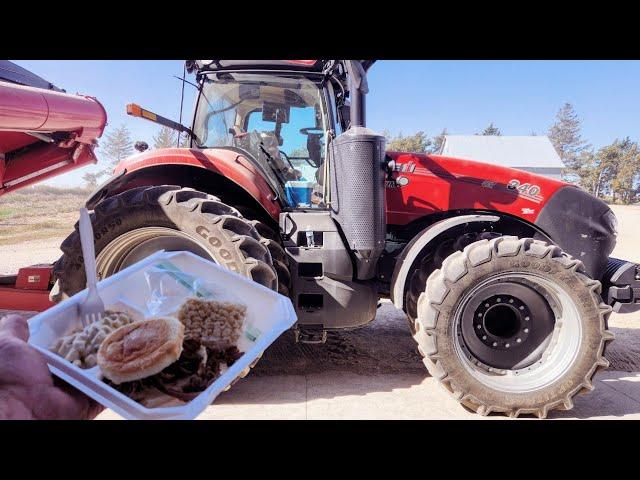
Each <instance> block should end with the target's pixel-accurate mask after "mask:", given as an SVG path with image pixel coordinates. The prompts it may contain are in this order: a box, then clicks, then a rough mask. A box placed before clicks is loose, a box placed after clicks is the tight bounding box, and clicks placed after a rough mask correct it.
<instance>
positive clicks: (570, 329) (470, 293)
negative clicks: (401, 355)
mask: <svg viewBox="0 0 640 480" xmlns="http://www.w3.org/2000/svg"><path fill="white" fill-rule="evenodd" d="M600 290H601V286H600V282H598V281H596V280H593V279H591V278H589V277H588V276H587V275H586V273H585V271H584V267H583V264H582V262H580V261H579V260H576V259H573V258H572V257H570V256H569V255H567V254H565V253H563V252H562V251H561V249H560V248H559V247H557V246H553V245H548V244H547V243H545V242H541V241H538V240H533V239H529V238H523V239H521V238H517V237H510V236H504V237H499V238H495V239H491V240H480V241H477V242H474V243H472V244H470V245H468V246H467V247H465V248H464V250H463V251H457V252H455V253H453V254H452V255H450V256H449V257H447V258H446V260H445V261H444V262H443V264H442V267H441V269H438V270H435V271H434V272H433V273H431V274H430V276H429V278H428V280H427V283H426V288H425V291H423V292H422V294H421V295H420V297H419V299H418V304H417V318H416V321H415V335H414V338H415V340H416V341H417V343H418V349H419V351H420V353H421V354H422V355H423V357H424V360H423V361H424V364H425V365H426V367H427V369H428V370H429V372H430V373H431V375H432V376H433V377H435V378H437V379H438V380H439V381H440V383H441V384H442V385H443V386H444V387H445V388H446V389H447V390H448V391H449V392H450V393H451V394H452V395H453V396H454V398H456V399H457V400H458V401H459V402H461V403H462V404H463V405H465V406H467V407H468V408H470V409H472V410H474V411H476V412H478V413H480V414H482V415H487V414H489V413H491V412H502V413H504V414H507V415H509V416H518V415H520V414H533V415H536V416H538V417H540V418H544V417H546V416H547V413H548V412H549V411H550V410H552V409H554V408H559V409H565V410H568V409H571V408H572V407H573V397H574V396H575V395H576V394H577V393H580V392H584V391H590V390H592V389H593V383H592V379H593V376H594V375H595V373H596V371H597V370H599V369H601V368H606V367H607V366H608V361H607V360H606V359H605V358H604V350H605V346H606V343H607V342H608V341H610V340H612V339H613V335H612V334H611V333H610V332H608V331H607V318H608V316H609V314H610V312H611V308H610V307H609V306H607V305H605V304H604V303H603V302H602V300H601V298H600Z"/></svg>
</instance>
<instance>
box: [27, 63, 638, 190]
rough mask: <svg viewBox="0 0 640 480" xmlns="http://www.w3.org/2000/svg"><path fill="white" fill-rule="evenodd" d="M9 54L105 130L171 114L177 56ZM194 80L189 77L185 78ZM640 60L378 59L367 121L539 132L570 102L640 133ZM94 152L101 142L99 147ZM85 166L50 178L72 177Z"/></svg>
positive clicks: (135, 126) (590, 135)
mask: <svg viewBox="0 0 640 480" xmlns="http://www.w3.org/2000/svg"><path fill="white" fill-rule="evenodd" d="M15 62H16V63H17V64H19V65H21V66H23V67H25V68H27V69H29V70H31V71H33V72H34V73H36V74H38V75H40V76H42V77H44V78H45V79H47V80H49V81H50V82H53V83H54V84H56V85H57V86H59V87H61V88H64V89H66V90H67V92H70V93H76V92H78V93H83V94H88V95H92V96H95V97H97V98H98V99H99V100H100V101H101V102H102V103H103V105H104V106H105V108H106V110H107V113H108V116H109V120H108V121H109V126H108V127H107V129H109V128H111V127H113V126H117V125H119V124H121V123H123V122H124V123H126V124H127V126H128V127H129V129H130V130H131V132H132V138H133V140H145V141H147V142H149V143H151V142H152V138H153V135H154V134H155V133H156V131H157V129H158V126H157V125H155V124H153V123H151V122H148V121H146V120H141V119H134V118H131V117H128V116H127V115H126V113H125V105H126V104H127V103H130V102H135V103H139V104H140V105H142V106H143V107H146V108H148V109H150V110H153V111H155V112H156V113H158V114H160V115H163V116H166V117H169V118H172V119H175V120H177V119H178V114H179V108H180V88H181V82H180V81H178V80H176V79H175V78H173V75H176V76H181V75H182V68H183V62H182V61H181V60H165V61H56V60H46V61H31V60H30V61H21V60H15ZM188 78H190V79H191V80H193V78H192V77H188ZM638 85H640V61H380V62H378V63H376V64H375V65H374V66H373V67H372V68H371V70H370V75H369V89H370V95H369V97H368V103H367V114H368V125H369V127H370V128H373V129H374V130H378V131H382V130H383V129H385V128H386V129H388V130H389V131H390V132H391V133H392V134H396V133H398V132H402V133H403V134H409V133H413V132H416V131H418V130H423V131H425V132H426V133H427V134H428V135H430V136H431V135H436V134H438V133H439V132H440V131H441V130H442V128H443V127H446V128H447V130H448V132H449V133H450V134H459V135H463V134H473V133H476V132H478V131H480V130H482V129H483V128H484V127H486V126H487V125H488V124H489V123H490V122H494V124H495V125H496V126H497V127H499V128H500V130H501V131H502V134H503V135H529V134H530V133H531V132H532V131H535V132H537V133H538V134H545V133H546V131H547V129H548V127H549V125H550V124H551V123H553V120H554V117H555V114H556V112H557V111H558V109H559V108H560V107H561V106H562V104H563V103H564V102H566V101H568V102H571V103H572V104H573V105H574V107H575V108H576V111H577V112H578V115H579V116H580V118H581V119H582V121H583V131H582V133H583V136H584V137H585V138H586V139H587V140H588V141H589V142H590V143H592V144H593V145H594V146H595V147H600V146H603V145H606V144H608V143H611V142H612V141H613V140H614V139H615V138H620V137H625V136H630V137H631V138H633V139H635V140H640V132H639V127H640V120H639V117H638V112H640V88H638ZM185 92H186V95H185V109H184V113H183V123H185V124H188V123H190V119H189V117H190V114H191V110H192V108H193V101H194V98H195V96H194V93H195V89H194V88H193V87H191V86H189V85H187V86H186V90H185ZM96 153H97V155H98V158H100V149H99V148H98V149H97V150H96ZM93 169H95V167H93V166H92V167H87V168H86V169H82V170H79V171H77V172H74V173H69V174H66V175H63V176H61V177H58V178H57V179H53V180H50V181H49V182H48V183H50V184H55V185H78V184H80V183H81V180H80V178H81V177H82V175H83V174H84V172H85V171H91V170H93Z"/></svg>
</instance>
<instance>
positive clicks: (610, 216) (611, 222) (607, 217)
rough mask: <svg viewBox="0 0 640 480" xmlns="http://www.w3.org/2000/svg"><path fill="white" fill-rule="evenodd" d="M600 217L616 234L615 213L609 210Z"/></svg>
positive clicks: (616, 221) (616, 220)
mask: <svg viewBox="0 0 640 480" xmlns="http://www.w3.org/2000/svg"><path fill="white" fill-rule="evenodd" d="M602 219H603V220H604V223H605V225H606V226H607V227H609V230H611V231H612V232H613V234H614V235H618V219H617V218H616V216H615V214H614V213H613V212H612V211H611V210H609V211H607V213H605V214H604V215H603V216H602Z"/></svg>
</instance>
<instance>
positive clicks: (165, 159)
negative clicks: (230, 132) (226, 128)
mask: <svg viewBox="0 0 640 480" xmlns="http://www.w3.org/2000/svg"><path fill="white" fill-rule="evenodd" d="M160 165H187V166H191V167H196V168H202V169H206V170H209V171H212V172H215V173H217V174H219V175H222V176H223V177H226V178H228V179H229V180H231V181H232V182H234V183H236V184H237V185H238V186H240V187H242V188H243V189H244V190H245V191H246V192H247V193H249V194H250V195H251V196H252V197H253V198H254V199H255V200H256V201H258V202H259V203H260V204H261V205H262V206H263V207H264V208H265V210H266V211H267V212H268V213H269V215H271V216H272V217H273V218H274V219H275V220H276V221H277V220H278V216H279V215H280V205H279V204H278V202H277V201H276V198H277V195H276V194H275V193H274V192H273V190H272V189H271V187H270V186H269V184H268V183H267V182H266V181H265V179H264V178H263V177H262V175H261V174H260V172H259V171H258V170H257V169H256V168H255V167H254V166H253V165H252V164H251V163H250V162H249V160H247V159H246V158H245V157H244V156H243V155H242V154H240V153H238V152H234V151H232V150H225V149H222V148H211V149H206V150H192V149H187V148H161V149H155V150H148V151H146V152H143V153H141V154H138V155H134V156H132V157H129V158H127V159H125V160H123V161H122V162H120V163H119V164H118V166H117V167H116V169H115V171H114V174H115V175H117V174H119V173H122V172H123V171H124V170H126V171H127V174H130V173H133V172H136V171H138V170H142V169H145V168H150V167H156V166H160Z"/></svg>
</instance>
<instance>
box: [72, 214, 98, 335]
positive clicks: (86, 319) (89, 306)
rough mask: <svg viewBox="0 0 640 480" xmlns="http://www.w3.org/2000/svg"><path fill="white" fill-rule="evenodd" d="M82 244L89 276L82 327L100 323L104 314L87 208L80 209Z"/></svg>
mask: <svg viewBox="0 0 640 480" xmlns="http://www.w3.org/2000/svg"><path fill="white" fill-rule="evenodd" d="M79 230H80V244H81V245H82V257H83V258H84V271H85V273H86V275H87V289H88V290H89V291H88V292H87V296H86V298H85V299H84V301H83V302H82V303H80V304H79V305H78V315H79V316H80V320H81V321H82V326H83V327H86V326H87V325H89V324H91V323H93V322H95V321H98V320H100V319H101V318H102V314H103V313H104V303H103V301H102V299H101V298H100V295H99V294H98V287H97V286H96V283H97V278H96V250H95V245H94V239H93V227H92V226H91V219H90V218H89V212H88V211H87V209H86V208H81V209H80V228H79Z"/></svg>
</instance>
